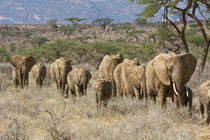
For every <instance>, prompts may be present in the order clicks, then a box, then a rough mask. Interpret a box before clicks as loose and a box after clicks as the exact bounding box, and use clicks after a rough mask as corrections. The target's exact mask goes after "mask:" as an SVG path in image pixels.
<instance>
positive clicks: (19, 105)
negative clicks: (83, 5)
mask: <svg viewBox="0 0 210 140" xmlns="http://www.w3.org/2000/svg"><path fill="white" fill-rule="evenodd" d="M135 2H138V3H140V4H147V5H148V7H146V9H145V10H143V13H141V14H139V15H138V16H139V17H138V18H137V19H136V20H135V21H134V22H133V23H123V24H111V23H112V21H113V19H109V18H101V19H96V20H95V21H93V23H92V24H88V25H86V24H81V22H82V21H84V20H85V18H77V17H74V18H66V19H65V20H66V21H68V22H70V23H71V25H60V24H57V20H56V19H50V20H48V21H47V24H46V25H0V62H1V64H0V95H1V96H0V108H1V109H0V116H1V117H0V122H1V123H0V139H54V140H55V139H56V140H58V139H59V140H65V139H161V140H162V139H174V140H175V139H209V138H210V130H209V126H205V125H203V124H202V118H201V116H200V113H199V111H198V108H199V103H198V88H199V86H200V85H201V84H202V83H203V82H204V81H206V80H207V79H210V73H209V71H210V70H209V69H210V67H209V66H210V65H209V64H210V63H209V59H210V56H209V49H208V48H209V38H210V31H209V19H205V20H197V17H196V16H195V13H194V12H195V9H197V8H199V6H200V5H199V4H200V3H201V4H203V5H204V6H205V5H206V6H207V9H208V11H209V7H208V3H207V4H206V1H205V0H200V1H191V0H189V2H190V3H189V4H188V6H187V7H185V8H184V9H178V8H177V7H176V5H177V1H166V3H162V2H163V1H155V2H154V1H153V0H139V1H135ZM155 5H156V6H155ZM157 5H158V6H157ZM154 7H155V8H154ZM161 8H163V9H164V10H165V12H164V15H162V16H163V17H164V20H165V21H164V22H159V23H158V22H157V23H150V22H148V21H149V20H148V18H150V17H152V16H154V14H156V13H157V12H158V10H159V9H161ZM191 8H192V9H194V12H193V10H192V11H190V12H189V9H191ZM169 12H171V13H170V14H177V13H180V14H179V15H178V16H180V17H181V18H180V21H176V22H174V21H171V20H170V18H169V15H170V14H169ZM191 12H192V13H191ZM200 12H201V11H200ZM186 16H188V17H192V19H193V21H188V20H186V19H185V17H186ZM171 51H172V52H176V53H181V52H190V53H192V54H193V55H194V56H195V57H196V58H197V59H198V65H197V70H196V71H195V73H194V74H193V76H192V78H191V79H190V81H189V83H188V86H189V87H191V89H192V90H193V110H192V116H191V115H190V113H189V111H188V109H187V108H185V107H183V108H177V107H176V106H175V105H174V104H173V103H172V102H171V100H169V101H167V108H166V109H162V108H160V107H159V106H157V105H155V104H152V103H148V105H147V106H145V105H144V104H143V102H141V101H140V102H137V101H136V100H135V99H132V98H130V97H123V98H121V99H119V98H112V99H111V100H110V102H109V104H108V106H107V108H102V109H101V110H97V109H96V103H95V98H94V93H93V87H92V86H93V83H94V81H95V80H96V79H98V78H99V73H98V67H99V64H100V63H101V61H102V59H103V57H104V56H105V55H107V54H108V55H111V54H117V53H120V54H122V56H123V58H129V59H133V58H137V59H138V60H139V61H140V62H141V64H142V65H144V66H146V64H147V62H148V61H150V60H151V59H152V58H154V57H155V56H157V55H158V54H160V53H167V52H171ZM16 54H19V55H25V56H28V55H31V56H33V57H34V58H35V59H36V62H42V63H44V64H45V66H46V67H47V76H46V78H45V80H44V84H43V87H42V88H38V87H36V86H35V84H34V83H33V80H32V78H31V75H30V81H29V86H28V87H26V88H24V89H17V88H15V87H14V86H13V84H12V81H11V79H12V78H11V75H12V65H11V64H8V62H9V61H10V59H11V57H12V56H14V55H16ZM61 56H64V57H66V58H68V59H70V60H71V63H72V65H73V68H85V69H88V70H89V71H90V72H91V74H92V79H91V81H90V84H89V85H88V92H87V96H83V97H77V98H76V99H75V100H72V99H71V98H63V96H61V95H60V94H59V92H58V91H57V89H56V86H55V82H53V80H52V79H51V77H50V75H49V67H50V64H51V63H52V62H53V61H54V60H55V59H57V58H60V57H61ZM205 64H206V65H205ZM204 66H205V67H204ZM199 69H201V70H199ZM198 70H199V71H198ZM201 71H203V72H202V73H201Z"/></svg>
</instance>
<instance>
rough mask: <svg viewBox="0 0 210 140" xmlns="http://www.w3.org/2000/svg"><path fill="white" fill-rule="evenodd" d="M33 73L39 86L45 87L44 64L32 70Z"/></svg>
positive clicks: (37, 65) (35, 66)
mask: <svg viewBox="0 0 210 140" xmlns="http://www.w3.org/2000/svg"><path fill="white" fill-rule="evenodd" d="M31 73H32V75H33V79H34V81H35V83H36V85H37V86H41V87H42V85H43V81H44V78H45V76H46V67H45V66H44V64H42V63H41V64H36V65H34V66H33V67H32V68H31Z"/></svg>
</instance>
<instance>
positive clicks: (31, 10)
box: [0, 0, 142, 24]
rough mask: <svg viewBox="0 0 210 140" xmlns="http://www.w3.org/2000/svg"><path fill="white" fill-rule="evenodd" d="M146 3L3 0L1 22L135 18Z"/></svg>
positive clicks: (0, 11) (1, 0) (61, 21)
mask: <svg viewBox="0 0 210 140" xmlns="http://www.w3.org/2000/svg"><path fill="white" fill-rule="evenodd" d="M141 9H142V6H140V5H136V4H134V3H129V2H128V1H127V0H0V24H5V23H7V24H16V23H23V24H34V23H39V24H44V23H46V21H47V20H48V19H52V18H56V19H58V23H68V22H67V21H64V18H69V17H81V18H87V19H88V20H86V21H85V22H86V23H91V21H93V20H94V19H97V18H102V17H109V18H113V19H114V22H115V23H118V22H133V21H134V20H135V19H136V14H137V13H139V12H140V11H141Z"/></svg>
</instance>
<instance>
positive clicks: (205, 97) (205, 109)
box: [199, 80, 210, 124]
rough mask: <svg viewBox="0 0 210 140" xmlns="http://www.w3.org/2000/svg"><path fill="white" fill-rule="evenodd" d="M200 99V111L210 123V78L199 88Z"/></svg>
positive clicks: (205, 120) (206, 121)
mask: <svg viewBox="0 0 210 140" xmlns="http://www.w3.org/2000/svg"><path fill="white" fill-rule="evenodd" d="M199 100H200V111H201V114H202V117H203V116H204V122H205V123H206V124H209V122H210V116H209V113H210V80H207V81H206V82H205V83H203V84H202V85H201V86H200V88H199Z"/></svg>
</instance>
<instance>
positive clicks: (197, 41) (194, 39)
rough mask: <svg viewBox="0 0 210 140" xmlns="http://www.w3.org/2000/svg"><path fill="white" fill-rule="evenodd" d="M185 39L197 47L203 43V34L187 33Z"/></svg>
mask: <svg viewBox="0 0 210 140" xmlns="http://www.w3.org/2000/svg"><path fill="white" fill-rule="evenodd" d="M186 39H187V41H188V42H190V43H192V44H194V45H195V46H196V47H197V48H198V47H199V46H203V45H204V39H203V36H202V35H199V34H194V35H193V34H191V35H188V36H186Z"/></svg>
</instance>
